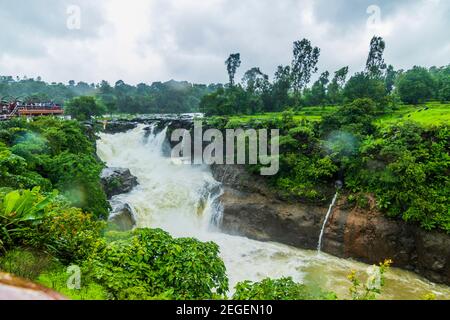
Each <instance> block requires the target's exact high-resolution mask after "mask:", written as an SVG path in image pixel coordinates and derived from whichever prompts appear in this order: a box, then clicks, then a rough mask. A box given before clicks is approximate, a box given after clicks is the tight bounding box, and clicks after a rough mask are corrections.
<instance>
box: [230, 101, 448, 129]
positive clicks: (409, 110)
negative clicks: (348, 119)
mask: <svg viewBox="0 0 450 320" xmlns="http://www.w3.org/2000/svg"><path fill="white" fill-rule="evenodd" d="M337 108H339V107H335V106H326V107H307V108H302V109H301V110H300V111H296V112H295V116H294V120H295V121H298V122H300V121H302V120H304V119H306V120H309V121H320V120H321V119H322V117H323V116H325V115H328V114H331V113H332V112H334V111H335V110H337ZM267 119H282V112H273V113H264V114H256V115H239V116H232V117H230V121H233V123H236V122H242V123H243V124H244V123H247V122H248V121H249V120H267ZM403 121H414V122H418V123H420V124H421V125H424V126H430V125H441V124H450V103H447V104H443V103H439V102H430V103H426V104H423V105H418V106H412V105H401V106H399V107H398V108H397V109H396V110H394V111H390V112H388V113H386V114H384V115H382V116H381V117H380V118H378V119H377V120H376V124H377V125H391V124H397V123H399V122H403Z"/></svg>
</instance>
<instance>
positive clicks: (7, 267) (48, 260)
mask: <svg viewBox="0 0 450 320" xmlns="http://www.w3.org/2000/svg"><path fill="white" fill-rule="evenodd" d="M57 266H59V263H58V262H57V261H56V260H55V259H54V258H53V257H52V256H50V255H48V254H46V253H42V252H37V251H35V250H30V249H21V248H17V249H13V250H11V251H8V252H7V253H6V254H5V255H4V256H3V257H0V270H2V271H4V272H7V273H11V274H14V275H16V276H18V277H22V278H25V279H30V280H35V279H37V278H38V276H39V275H40V274H41V273H43V272H44V271H48V270H51V269H54V268H56V267H57Z"/></svg>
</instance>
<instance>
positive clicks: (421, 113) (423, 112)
mask: <svg viewBox="0 0 450 320" xmlns="http://www.w3.org/2000/svg"><path fill="white" fill-rule="evenodd" d="M403 121H415V122H418V123H420V124H422V125H425V126H430V125H441V124H450V104H441V103H438V102H430V103H425V104H423V105H420V106H408V105H404V106H401V107H400V108H399V109H398V110H395V111H393V112H392V113H390V114H387V115H384V116H382V117H381V118H380V119H378V120H377V121H376V123H377V124H379V125H390V124H395V123H399V122H403Z"/></svg>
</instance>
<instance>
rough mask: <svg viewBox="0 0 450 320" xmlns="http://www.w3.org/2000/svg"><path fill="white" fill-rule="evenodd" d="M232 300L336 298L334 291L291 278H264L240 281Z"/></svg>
mask: <svg viewBox="0 0 450 320" xmlns="http://www.w3.org/2000/svg"><path fill="white" fill-rule="evenodd" d="M233 299H234V300H336V299H337V297H336V295H335V294H334V293H327V292H322V291H321V290H319V289H318V290H312V289H311V288H308V287H306V286H304V285H302V284H299V283H295V282H294V281H293V280H292V278H282V279H277V280H273V279H264V280H262V281H261V282H256V283H253V282H251V281H245V282H240V283H238V284H237V285H236V291H235V293H234V295H233Z"/></svg>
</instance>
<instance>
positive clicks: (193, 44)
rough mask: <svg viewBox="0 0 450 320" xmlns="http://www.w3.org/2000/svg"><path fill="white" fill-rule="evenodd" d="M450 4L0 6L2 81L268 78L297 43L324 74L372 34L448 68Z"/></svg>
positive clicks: (2, 0)
mask: <svg viewBox="0 0 450 320" xmlns="http://www.w3.org/2000/svg"><path fill="white" fill-rule="evenodd" d="M449 30H450V0H395V1H392V0H368V1H366V0H279V1H273V0H96V1H89V0H0V74H1V75H13V76H21V77H22V76H28V77H37V76H42V77H43V79H44V80H46V81H49V82H51V81H57V82H59V81H61V82H67V81H68V80H71V79H73V80H76V81H80V80H82V81H87V82H98V81H100V80H102V79H106V80H108V81H110V82H112V83H114V82H115V81H116V80H118V79H122V80H124V81H126V82H129V83H133V84H136V83H139V82H153V81H160V80H161V81H165V80H169V79H176V80H188V81H191V82H198V83H210V82H226V80H227V76H226V70H225V67H224V61H225V59H226V58H227V56H228V55H229V54H230V53H233V52H240V53H241V58H242V67H241V70H240V74H239V75H238V76H239V77H241V76H242V73H243V72H244V71H245V70H247V69H249V68H251V67H254V66H259V67H261V69H262V70H263V71H264V72H265V73H267V74H269V75H272V74H273V73H274V71H275V69H276V67H277V66H278V65H280V64H284V65H286V64H289V63H290V61H291V55H292V54H291V52H292V42H293V41H295V40H299V39H302V38H308V39H310V40H311V41H312V42H313V44H314V45H316V46H319V47H320V48H321V49H322V53H321V58H320V70H321V71H324V70H329V71H331V72H333V71H335V70H336V69H339V68H340V67H342V66H346V65H348V66H350V68H351V72H355V71H358V70H361V69H362V68H363V66H364V63H365V60H366V58H367V53H368V46H369V42H370V39H371V37H372V36H373V35H374V34H376V35H380V36H382V37H384V38H385V40H386V43H387V48H386V52H385V59H386V62H387V63H390V64H393V65H394V66H395V67H396V68H409V67H411V66H413V65H424V66H432V65H446V64H449V63H450V33H449Z"/></svg>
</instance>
